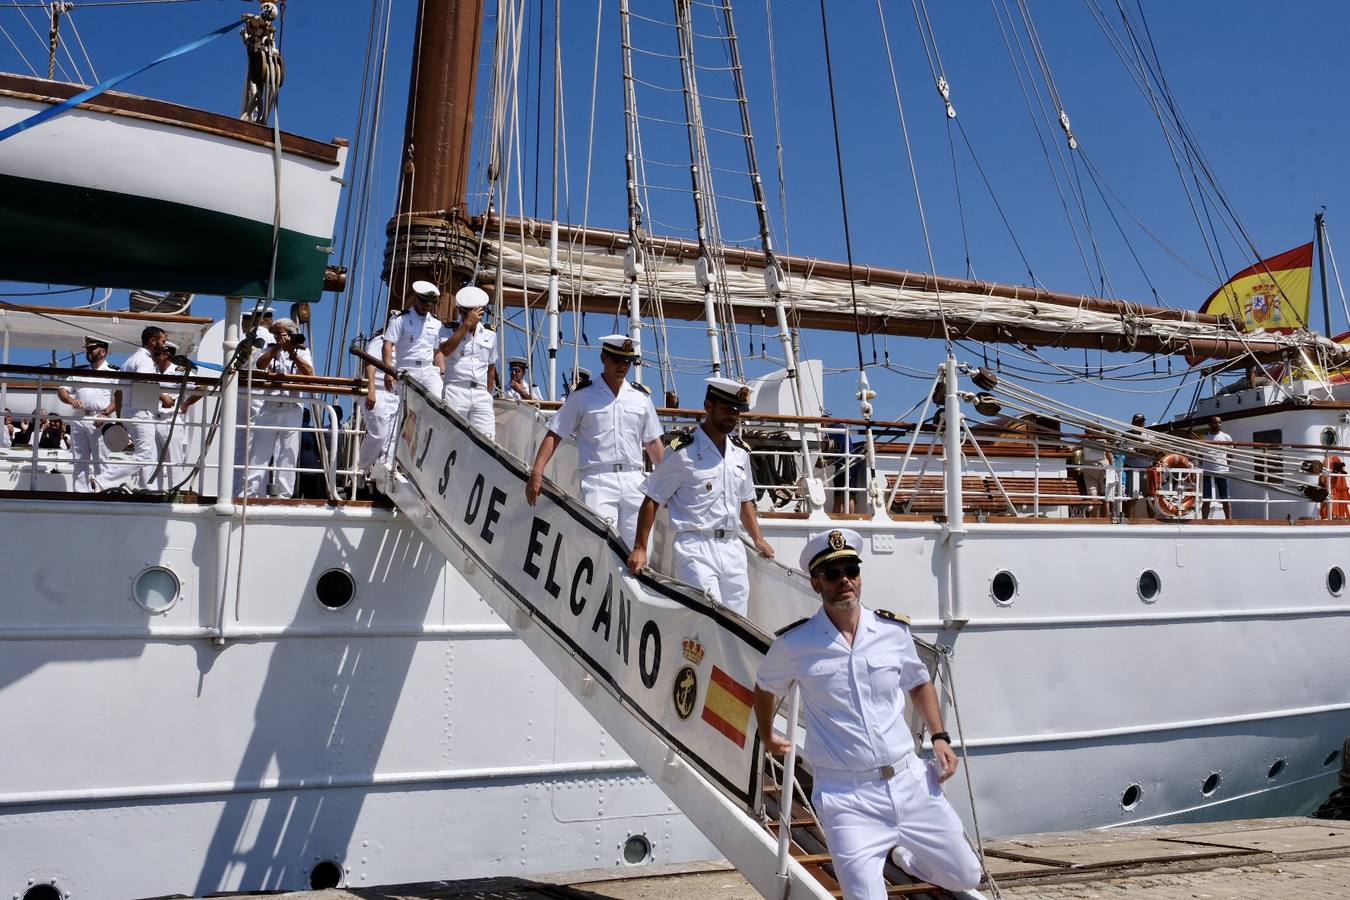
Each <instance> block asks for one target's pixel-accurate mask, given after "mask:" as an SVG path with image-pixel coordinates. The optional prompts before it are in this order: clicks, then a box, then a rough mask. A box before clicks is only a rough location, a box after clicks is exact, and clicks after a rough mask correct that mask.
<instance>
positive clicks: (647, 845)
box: [623, 834, 652, 866]
mask: <svg viewBox="0 0 1350 900" xmlns="http://www.w3.org/2000/svg"><path fill="white" fill-rule="evenodd" d="M651 858H652V842H651V841H649V840H648V839H647V836H646V835H645V834H630V835H629V836H628V840H626V841H624V842H623V862H624V865H626V866H642V865H646V864H647V863H648V862H650V861H651Z"/></svg>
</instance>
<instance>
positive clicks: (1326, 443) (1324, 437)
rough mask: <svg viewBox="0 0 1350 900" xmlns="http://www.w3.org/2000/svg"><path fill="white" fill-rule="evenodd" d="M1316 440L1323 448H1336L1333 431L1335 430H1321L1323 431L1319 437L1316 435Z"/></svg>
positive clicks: (1334, 432)
mask: <svg viewBox="0 0 1350 900" xmlns="http://www.w3.org/2000/svg"><path fill="white" fill-rule="evenodd" d="M1318 440H1320V441H1321V442H1322V446H1323V447H1334V446H1336V429H1335V428H1323V429H1322V433H1321V434H1320V435H1318Z"/></svg>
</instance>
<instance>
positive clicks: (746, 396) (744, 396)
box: [736, 387, 750, 403]
mask: <svg viewBox="0 0 1350 900" xmlns="http://www.w3.org/2000/svg"><path fill="white" fill-rule="evenodd" d="M736 399H737V400H739V401H741V402H742V403H749V402H750V389H749V388H748V387H743V388H741V389H740V390H739V391H737V392H736Z"/></svg>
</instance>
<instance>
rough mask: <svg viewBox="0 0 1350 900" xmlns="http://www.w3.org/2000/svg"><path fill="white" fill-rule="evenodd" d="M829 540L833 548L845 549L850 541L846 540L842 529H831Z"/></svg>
mask: <svg viewBox="0 0 1350 900" xmlns="http://www.w3.org/2000/svg"><path fill="white" fill-rule="evenodd" d="M829 540H830V549H831V550H843V549H844V548H845V547H847V546H848V541H846V540H844V534H843V532H841V531H831V532H830V538H829Z"/></svg>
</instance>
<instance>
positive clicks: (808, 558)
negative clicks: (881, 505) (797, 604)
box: [798, 528, 862, 575]
mask: <svg viewBox="0 0 1350 900" xmlns="http://www.w3.org/2000/svg"><path fill="white" fill-rule="evenodd" d="M840 562H862V535H860V534H858V532H856V531H854V530H853V529H851V528H832V529H830V530H829V531H821V532H818V533H816V534H813V535H811V537H810V538H809V539H808V540H807V542H806V547H805V548H804V549H803V550H802V555H801V558H800V559H799V560H798V563H799V564H800V565H801V568H802V571H803V572H805V573H807V574H808V575H815V574H816V572H817V571H819V570H820V569H822V568H823V567H825V566H827V565H829V564H831V563H840Z"/></svg>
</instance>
